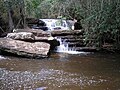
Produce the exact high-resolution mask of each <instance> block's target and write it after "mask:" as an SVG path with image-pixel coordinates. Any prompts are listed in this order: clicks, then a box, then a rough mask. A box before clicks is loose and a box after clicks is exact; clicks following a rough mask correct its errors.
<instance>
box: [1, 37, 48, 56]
mask: <svg viewBox="0 0 120 90" xmlns="http://www.w3.org/2000/svg"><path fill="white" fill-rule="evenodd" d="M0 50H1V51H4V52H7V53H11V54H14V55H19V56H24V57H32V58H43V57H48V53H49V50H50V44H48V43H45V42H34V43H30V42H25V41H20V40H14V39H10V38H0Z"/></svg>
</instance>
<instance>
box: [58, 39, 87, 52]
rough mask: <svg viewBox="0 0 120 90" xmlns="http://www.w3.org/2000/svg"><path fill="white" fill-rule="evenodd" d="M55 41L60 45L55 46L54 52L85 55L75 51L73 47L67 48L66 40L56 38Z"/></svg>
mask: <svg viewBox="0 0 120 90" xmlns="http://www.w3.org/2000/svg"><path fill="white" fill-rule="evenodd" d="M56 39H57V40H58V41H59V42H60V45H59V46H57V50H56V52H60V53H69V54H82V53H85V52H79V51H76V49H75V47H69V44H68V42H66V40H67V39H62V38H56Z"/></svg>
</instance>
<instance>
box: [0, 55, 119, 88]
mask: <svg viewBox="0 0 120 90" xmlns="http://www.w3.org/2000/svg"><path fill="white" fill-rule="evenodd" d="M8 58H9V59H4V60H0V90H44V89H45V90H119V89H120V61H119V58H120V55H118V54H95V53H94V54H87V55H70V54H64V53H62V54H61V53H59V54H58V53H57V54H56V53H55V54H52V55H51V57H50V58H47V59H40V60H39V59H36V60H35V59H26V58H15V57H8Z"/></svg>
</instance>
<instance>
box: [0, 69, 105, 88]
mask: <svg viewBox="0 0 120 90" xmlns="http://www.w3.org/2000/svg"><path fill="white" fill-rule="evenodd" d="M103 82H107V80H104V79H101V78H99V79H96V78H95V77H86V76H84V75H83V74H81V75H80V74H77V73H74V74H73V73H69V72H64V71H63V70H54V69H41V70H40V71H39V72H30V71H24V72H21V71H8V70H5V69H0V83H1V84H0V88H1V90H39V87H43V85H46V86H44V87H46V88H47V87H48V88H49V89H50V90H51V89H52V90H55V89H54V88H60V87H64V86H69V85H74V86H79V87H80V88H81V89H83V88H84V87H87V86H90V85H97V84H100V83H103Z"/></svg>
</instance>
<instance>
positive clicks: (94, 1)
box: [0, 0, 120, 49]
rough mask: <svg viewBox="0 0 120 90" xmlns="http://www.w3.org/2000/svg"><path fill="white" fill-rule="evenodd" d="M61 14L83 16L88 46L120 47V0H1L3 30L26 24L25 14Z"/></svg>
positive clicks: (53, 15)
mask: <svg viewBox="0 0 120 90" xmlns="http://www.w3.org/2000/svg"><path fill="white" fill-rule="evenodd" d="M58 16H62V17H65V18H66V19H73V18H75V17H77V18H78V19H81V23H82V26H83V28H84V31H85V37H86V38H85V42H86V43H87V44H88V46H90V45H92V46H98V47H102V45H103V44H106V43H108V44H112V45H113V46H114V48H116V49H119V48H120V47H119V46H120V0H0V30H1V32H6V31H7V32H10V31H11V30H12V29H13V28H23V27H25V17H27V18H57V17H58ZM88 39H89V41H88ZM90 39H91V40H90ZM93 39H95V40H94V41H92V40H93Z"/></svg>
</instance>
